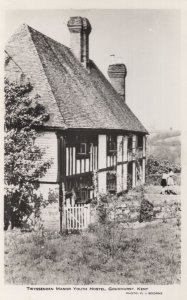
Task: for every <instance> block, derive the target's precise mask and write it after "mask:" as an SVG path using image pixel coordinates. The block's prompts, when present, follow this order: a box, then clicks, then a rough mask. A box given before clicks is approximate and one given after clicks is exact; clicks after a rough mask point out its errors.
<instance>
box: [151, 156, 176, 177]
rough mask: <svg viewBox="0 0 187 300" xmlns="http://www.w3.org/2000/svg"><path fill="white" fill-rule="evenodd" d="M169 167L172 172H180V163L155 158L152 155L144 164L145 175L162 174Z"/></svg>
mask: <svg viewBox="0 0 187 300" xmlns="http://www.w3.org/2000/svg"><path fill="white" fill-rule="evenodd" d="M169 168H171V169H172V170H173V172H175V173H180V172H181V166H180V164H176V163H172V162H171V161H169V160H163V159H159V158H155V157H153V156H150V157H149V158H148V159H147V164H146V172H147V175H149V174H163V173H165V172H168V170H169Z"/></svg>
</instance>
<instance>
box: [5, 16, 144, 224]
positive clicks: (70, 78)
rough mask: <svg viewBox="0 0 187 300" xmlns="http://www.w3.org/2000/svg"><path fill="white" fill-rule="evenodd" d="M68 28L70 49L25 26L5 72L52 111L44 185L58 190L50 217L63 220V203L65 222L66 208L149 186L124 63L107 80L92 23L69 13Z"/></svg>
mask: <svg viewBox="0 0 187 300" xmlns="http://www.w3.org/2000/svg"><path fill="white" fill-rule="evenodd" d="M67 26H68V28H69V31H70V42H71V45H70V48H68V47H66V46H64V45H62V44H60V43H58V42H57V41H55V40H53V39H51V38H49V37H48V36H46V35H44V34H42V33H40V32H38V31H36V30H34V29H33V28H31V27H30V26H28V25H25V24H24V25H22V26H21V27H20V28H19V29H18V30H17V31H16V32H15V33H14V34H13V35H12V36H11V38H10V40H9V41H8V44H7V46H6V51H5V53H6V57H7V60H6V61H7V63H6V76H7V77H8V78H9V80H16V81H22V80H25V78H27V80H30V82H31V83H32V85H33V86H34V91H33V93H38V94H39V95H40V97H41V101H42V104H43V105H44V106H45V108H46V111H47V112H48V113H49V115H50V119H49V121H48V122H47V123H46V124H45V126H44V129H43V131H42V132H41V133H40V137H39V138H38V141H37V142H38V144H39V145H40V146H41V147H45V148H46V154H45V155H47V156H49V157H52V158H53V165H52V167H51V168H50V169H49V170H48V172H47V174H46V176H45V178H43V179H42V180H41V184H40V186H41V188H40V189H41V191H42V193H43V195H44V196H45V197H47V195H48V192H49V190H50V191H51V190H55V191H56V192H57V194H58V198H59V204H56V206H53V207H52V206H51V210H50V211H48V217H49V215H53V225H54V223H55V224H57V226H59V213H58V206H59V208H60V222H61V223H60V228H61V227H62V219H63V216H62V210H63V209H65V208H67V207H70V208H75V207H79V209H80V208H81V207H83V208H84V207H86V205H88V203H89V202H91V201H92V199H94V197H95V196H96V193H100V194H105V193H107V192H109V193H121V192H122V191H126V190H127V189H128V187H129V186H132V187H135V186H137V185H139V184H144V182H145V161H146V134H147V131H146V129H145V128H144V126H143V125H142V124H141V123H140V121H139V120H138V119H137V117H136V116H135V115H134V114H133V112H132V111H131V110H130V108H129V107H128V105H127V104H126V98H125V77H126V75H127V70H126V66H125V65H124V64H112V65H109V67H108V76H109V79H110V82H109V81H108V80H107V79H106V77H105V76H104V75H103V74H102V73H101V71H100V70H99V69H98V67H97V66H96V65H95V63H94V62H93V61H92V60H91V59H90V57H89V35H90V33H91V25H90V23H89V21H88V20H87V19H86V18H82V17H71V18H70V19H69V21H68V24H67ZM93 178H95V183H94V180H93ZM52 210H53V214H52V213H51V211H52ZM69 213H70V214H71V213H72V211H71V212H70V211H69ZM73 218H74V219H75V215H74V217H73ZM66 221H67V220H66ZM73 222H74V221H73ZM70 223H71V222H70ZM79 223H80V220H79ZM76 226H78V225H77V223H76Z"/></svg>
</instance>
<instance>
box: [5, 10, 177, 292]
mask: <svg viewBox="0 0 187 300" xmlns="http://www.w3.org/2000/svg"><path fill="white" fill-rule="evenodd" d="M180 55H181V11H180V10H179V9H161V8H160V9H85V10H84V9H58V10H57V9H56V10H55V9H50V10H45V9H42V10H41V9H40V10H32V9H30V10H27V9H22V10H21V9H14V10H7V11H6V14H5V47H4V111H5V113H4V216H3V219H4V221H3V228H4V229H3V235H4V284H5V285H7V286H9V285H10V286H30V287H31V286H37V285H39V286H63V287H64V288H65V287H66V286H74V287H77V289H78V288H79V287H80V286H81V288H82V289H84V288H85V289H86V288H87V287H88V286H89V287H92V286H93V289H94V286H98V287H99V286H102V287H103V288H104V286H111V287H112V286H113V287H115V286H116V290H117V286H121V287H124V286H129V291H130V290H131V286H133V287H134V286H136V285H140V286H146V287H147V286H149V285H150V286H165V285H167V286H168V285H170V286H176V285H177V286H180V284H181V170H182V164H181V115H180V110H181V108H180V96H181V95H180V89H181V77H180V76H181V64H180V59H181V58H180ZM114 289H115V288H114ZM132 289H133V288H132ZM119 290H120V288H119ZM113 295H114V294H113Z"/></svg>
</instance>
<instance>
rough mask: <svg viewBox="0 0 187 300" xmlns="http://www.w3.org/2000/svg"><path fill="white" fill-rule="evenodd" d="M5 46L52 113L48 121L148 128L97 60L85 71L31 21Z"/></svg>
mask: <svg viewBox="0 0 187 300" xmlns="http://www.w3.org/2000/svg"><path fill="white" fill-rule="evenodd" d="M6 50H7V53H8V54H9V55H10V57H12V58H13V60H14V61H15V62H16V63H17V64H18V65H19V66H20V68H21V69H22V71H23V72H24V73H25V74H26V75H29V76H30V80H31V82H32V83H33V85H34V87H35V90H37V91H38V94H40V96H41V101H42V102H43V104H44V105H45V106H46V109H47V111H48V112H49V114H50V121H49V123H48V125H50V126H54V127H62V128H88V129H123V130H130V131H139V132H144V133H147V131H146V129H145V128H144V126H143V125H142V124H141V123H140V121H139V120H138V119H137V118H136V116H135V115H134V114H133V112H132V111H131V110H130V108H129V107H128V106H127V104H125V102H124V101H123V100H122V99H121V97H120V96H119V95H118V94H117V93H116V91H115V90H114V88H113V87H112V86H111V84H110V83H109V81H108V80H107V79H106V78H105V77H104V75H103V74H102V73H101V72H100V70H99V69H98V68H97V66H96V65H95V64H94V62H93V61H90V63H89V70H86V69H85V68H84V67H83V66H82V65H81V63H80V62H79V61H78V60H77V58H76V57H75V56H74V55H73V53H72V52H71V50H70V49H69V48H67V47H65V46H64V45H62V44H60V43H58V42H56V41H54V40H53V39H51V38H49V37H47V36H45V35H43V34H42V33H40V32H38V31H36V30H34V29H32V28H31V27H29V26H28V25H22V26H21V27H20V28H19V30H18V31H17V32H16V33H15V34H14V35H13V36H12V37H11V39H10V40H9V42H8V44H7V47H6Z"/></svg>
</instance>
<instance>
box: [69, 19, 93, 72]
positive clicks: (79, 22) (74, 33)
mask: <svg viewBox="0 0 187 300" xmlns="http://www.w3.org/2000/svg"><path fill="white" fill-rule="evenodd" d="M67 26H68V28H69V31H70V48H71V51H72V52H73V54H74V55H75V56H76V57H77V58H78V60H79V61H80V62H81V63H82V64H83V65H84V67H87V66H88V63H89V34H90V32H91V30H92V28H91V25H90V22H89V21H88V19H86V18H82V17H70V19H69V21H68V24H67Z"/></svg>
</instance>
